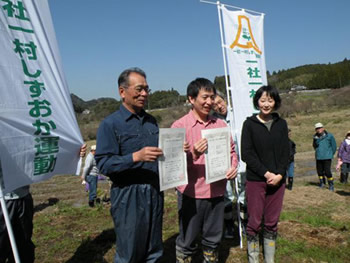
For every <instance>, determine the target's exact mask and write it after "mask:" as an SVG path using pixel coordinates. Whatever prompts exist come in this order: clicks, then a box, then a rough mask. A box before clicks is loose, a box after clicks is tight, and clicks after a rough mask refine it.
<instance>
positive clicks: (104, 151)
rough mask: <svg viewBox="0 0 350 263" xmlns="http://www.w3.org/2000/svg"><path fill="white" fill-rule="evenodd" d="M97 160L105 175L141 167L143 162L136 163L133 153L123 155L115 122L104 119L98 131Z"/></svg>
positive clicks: (98, 166)
mask: <svg viewBox="0 0 350 263" xmlns="http://www.w3.org/2000/svg"><path fill="white" fill-rule="evenodd" d="M96 140H97V148H96V154H95V160H96V164H97V168H98V169H99V170H100V172H101V173H102V174H104V175H107V176H108V175H110V174H113V173H120V172H123V171H125V170H128V169H132V168H139V167H140V166H141V164H142V162H138V163H134V161H133V158H132V153H129V154H126V155H121V154H120V144H119V142H118V140H117V134H116V131H115V129H114V127H113V124H112V123H110V122H107V121H103V122H102V123H101V125H100V127H99V128H98V131H97V138H96Z"/></svg>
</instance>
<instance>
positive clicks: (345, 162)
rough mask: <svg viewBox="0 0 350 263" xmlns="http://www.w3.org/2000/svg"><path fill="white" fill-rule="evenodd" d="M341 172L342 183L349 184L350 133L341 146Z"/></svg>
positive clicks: (339, 154)
mask: <svg viewBox="0 0 350 263" xmlns="http://www.w3.org/2000/svg"><path fill="white" fill-rule="evenodd" d="M339 170H340V182H341V183H343V184H347V183H348V176H349V172H350V131H348V132H347V133H346V135H345V139H344V140H343V141H342V143H341V144H340V147H339V150H338V164H337V171H338V172H339Z"/></svg>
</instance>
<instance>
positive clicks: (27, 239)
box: [0, 194, 35, 263]
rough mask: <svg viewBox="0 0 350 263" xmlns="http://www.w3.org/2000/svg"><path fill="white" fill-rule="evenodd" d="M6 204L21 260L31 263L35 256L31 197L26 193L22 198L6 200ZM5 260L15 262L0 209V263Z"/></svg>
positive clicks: (9, 262)
mask: <svg viewBox="0 0 350 263" xmlns="http://www.w3.org/2000/svg"><path fill="white" fill-rule="evenodd" d="M6 206H7V210H8V213H9V218H10V220H11V225H12V229H13V234H14V236H15V239H16V245H17V250H18V253H19V257H20V259H21V262H22V263H33V262H34V258H35V256H34V250H35V246H34V244H33V242H32V234H33V214H34V208H33V198H32V196H31V194H28V195H26V196H25V197H23V198H19V199H14V200H6ZM6 260H8V261H7V262H8V263H12V262H15V260H14V257H13V252H12V248H11V244H10V239H9V236H8V233H7V228H6V224H5V219H4V215H3V213H2V209H0V263H5V262H6Z"/></svg>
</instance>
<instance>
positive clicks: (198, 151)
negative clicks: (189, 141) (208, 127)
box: [193, 138, 208, 159]
mask: <svg viewBox="0 0 350 263" xmlns="http://www.w3.org/2000/svg"><path fill="white" fill-rule="evenodd" d="M207 149H208V141H207V139H206V138H202V139H200V140H199V141H197V142H196V143H195V144H194V145H193V154H194V155H195V157H196V158H197V159H198V158H199V156H201V155H202V154H203V153H204V152H205V151H206V150H207Z"/></svg>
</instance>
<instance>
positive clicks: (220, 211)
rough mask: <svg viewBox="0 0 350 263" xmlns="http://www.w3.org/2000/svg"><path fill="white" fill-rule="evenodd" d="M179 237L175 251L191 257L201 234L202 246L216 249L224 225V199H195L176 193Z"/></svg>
mask: <svg viewBox="0 0 350 263" xmlns="http://www.w3.org/2000/svg"><path fill="white" fill-rule="evenodd" d="M177 202H178V213H179V235H178V237H177V239H176V250H177V251H178V252H180V253H181V254H184V255H188V256H190V255H193V254H194V253H195V252H196V250H197V244H196V243H195V240H196V238H197V236H198V235H199V234H200V233H201V234H202V245H203V246H204V247H205V248H209V249H214V250H215V249H216V248H217V247H218V246H219V244H220V241H221V237H222V230H223V224H224V208H225V203H224V197H223V196H221V197H216V198H208V199H196V198H191V197H188V196H186V195H183V194H181V193H180V192H178V198H177Z"/></svg>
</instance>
